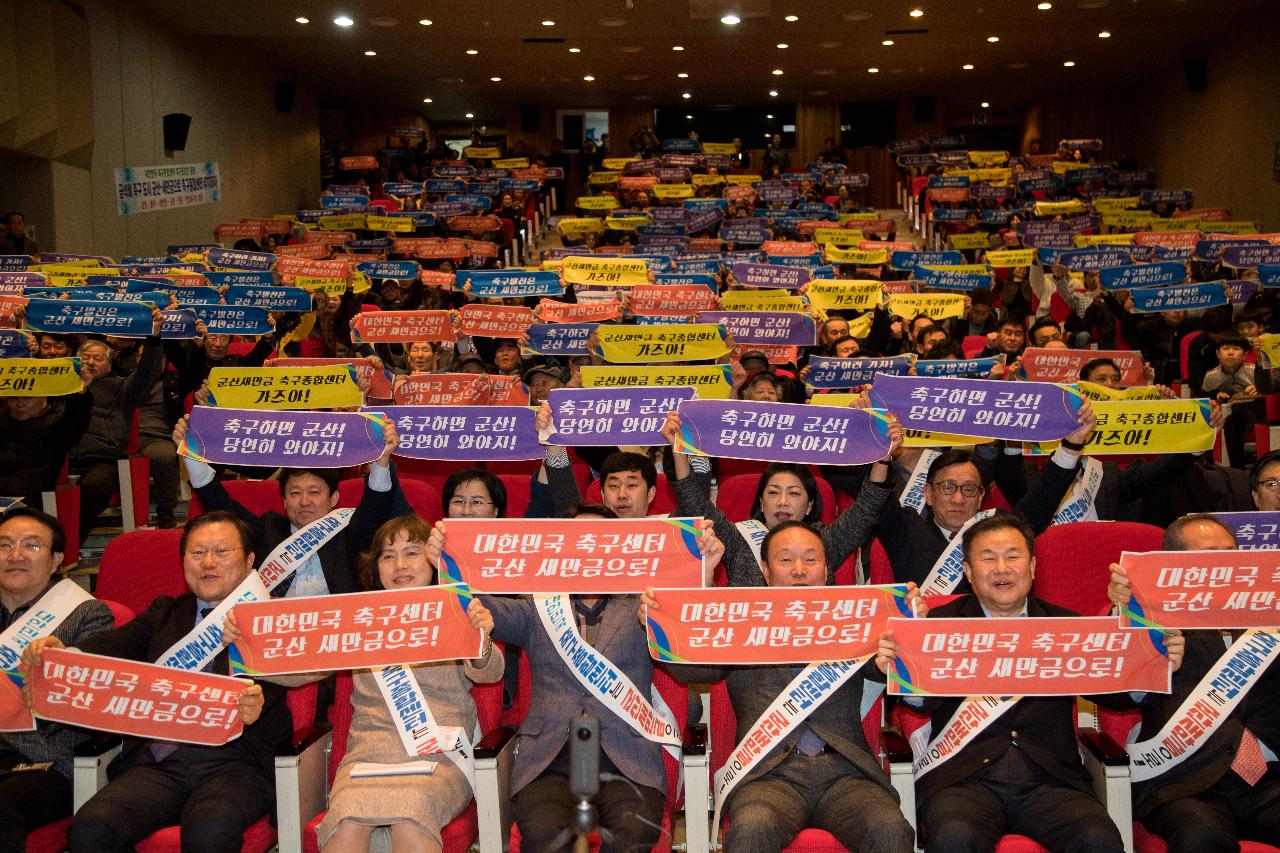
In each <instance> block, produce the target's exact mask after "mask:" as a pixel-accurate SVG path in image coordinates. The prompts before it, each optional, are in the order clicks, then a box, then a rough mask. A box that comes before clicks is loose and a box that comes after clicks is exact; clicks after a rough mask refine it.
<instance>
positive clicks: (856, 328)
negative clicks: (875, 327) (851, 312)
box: [849, 311, 873, 338]
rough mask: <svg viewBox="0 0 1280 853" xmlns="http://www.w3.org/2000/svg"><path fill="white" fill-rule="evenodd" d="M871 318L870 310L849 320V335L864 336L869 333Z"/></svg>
mask: <svg viewBox="0 0 1280 853" xmlns="http://www.w3.org/2000/svg"><path fill="white" fill-rule="evenodd" d="M872 319H873V317H872V314H871V312H869V311H868V312H867V313H866V314H863V315H862V316H861V317H855V318H854V319H852V320H850V321H849V335H850V337H854V338H865V337H866V336H867V335H869V334H871V320H872Z"/></svg>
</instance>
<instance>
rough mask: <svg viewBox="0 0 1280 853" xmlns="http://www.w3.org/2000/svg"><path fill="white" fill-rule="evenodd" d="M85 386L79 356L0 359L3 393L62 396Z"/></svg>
mask: <svg viewBox="0 0 1280 853" xmlns="http://www.w3.org/2000/svg"><path fill="white" fill-rule="evenodd" d="M83 387H84V380H83V379H81V378H80V359H78V358H5V359H0V397H61V396H63V395H65V394H79V393H80V391H81V389H82V388H83Z"/></svg>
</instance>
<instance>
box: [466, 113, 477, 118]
mask: <svg viewBox="0 0 1280 853" xmlns="http://www.w3.org/2000/svg"><path fill="white" fill-rule="evenodd" d="M466 117H467V118H475V117H476V114H475V113H467V115H466Z"/></svg>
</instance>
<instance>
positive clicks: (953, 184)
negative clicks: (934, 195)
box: [929, 175, 969, 189]
mask: <svg viewBox="0 0 1280 853" xmlns="http://www.w3.org/2000/svg"><path fill="white" fill-rule="evenodd" d="M968 186H969V176H968V175H930V176H929V189H934V188H935V187H946V188H960V187H968Z"/></svg>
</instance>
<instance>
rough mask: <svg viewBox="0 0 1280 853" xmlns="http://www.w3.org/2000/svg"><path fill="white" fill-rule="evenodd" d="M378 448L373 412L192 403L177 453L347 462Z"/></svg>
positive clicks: (233, 461)
mask: <svg viewBox="0 0 1280 853" xmlns="http://www.w3.org/2000/svg"><path fill="white" fill-rule="evenodd" d="M382 449H383V437H382V423H381V419H380V418H379V417H378V416H377V415H376V414H371V413H354V412H273V413H270V414H265V413H263V412H261V411H257V410H253V409H243V410H241V409H223V408H214V407H212V406H196V407H194V408H192V410H191V421H190V423H189V424H188V427H187V438H186V441H185V442H184V443H183V445H182V446H181V447H179V448H178V455H179V456H190V457H191V458H193V459H198V460H200V461H201V462H207V463H210V464H214V465H265V466H270V467H282V468H290V467H313V468H349V467H354V466H356V465H363V464H365V463H366V462H372V461H374V460H375V459H377V458H378V457H379V456H381V455H382Z"/></svg>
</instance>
